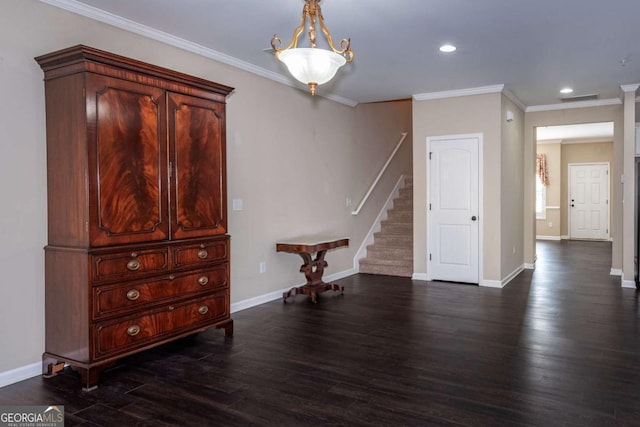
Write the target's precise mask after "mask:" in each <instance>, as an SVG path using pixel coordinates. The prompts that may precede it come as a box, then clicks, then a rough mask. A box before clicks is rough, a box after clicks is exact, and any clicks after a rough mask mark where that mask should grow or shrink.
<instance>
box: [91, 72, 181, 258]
mask: <svg viewBox="0 0 640 427" xmlns="http://www.w3.org/2000/svg"><path fill="white" fill-rule="evenodd" d="M86 96H87V113H88V121H89V122H88V125H89V126H88V129H89V131H88V132H89V135H88V139H89V159H90V166H89V167H90V168H95V170H91V171H90V176H91V177H95V178H94V179H95V181H94V182H92V183H91V185H90V191H91V195H90V197H91V201H92V204H91V209H90V215H91V221H90V223H91V227H90V240H91V244H92V246H105V245H112V244H123V243H135V242H146V241H157V240H165V239H167V238H168V235H169V221H168V208H167V205H168V203H167V190H166V176H167V175H166V173H167V144H166V118H165V114H166V113H165V111H166V110H165V108H166V98H165V91H164V90H163V89H159V88H155V87H150V86H144V85H141V84H137V83H134V82H128V81H124V80H119V79H114V78H109V77H104V76H99V75H89V80H88V82H87V95H86ZM163 177H164V178H163Z"/></svg>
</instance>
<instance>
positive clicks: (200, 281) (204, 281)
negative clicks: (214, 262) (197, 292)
mask: <svg viewBox="0 0 640 427" xmlns="http://www.w3.org/2000/svg"><path fill="white" fill-rule="evenodd" d="M198 283H200V284H201V285H202V286H204V285H206V284H207V283H209V278H208V277H207V276H202V277H200V278H199V279H198Z"/></svg>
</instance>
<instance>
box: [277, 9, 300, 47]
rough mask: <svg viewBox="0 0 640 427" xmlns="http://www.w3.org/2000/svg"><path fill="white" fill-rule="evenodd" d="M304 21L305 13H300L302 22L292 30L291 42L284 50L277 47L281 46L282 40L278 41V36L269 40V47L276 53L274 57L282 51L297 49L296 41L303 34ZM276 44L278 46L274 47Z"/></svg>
mask: <svg viewBox="0 0 640 427" xmlns="http://www.w3.org/2000/svg"><path fill="white" fill-rule="evenodd" d="M305 21H306V11H303V12H302V21H301V22H300V25H298V26H297V27H296V28H295V29H294V30H293V36H292V38H291V41H290V42H289V44H288V45H286V46H285V47H284V48H282V47H279V46H282V39H280V37H278V36H273V37H272V38H271V47H272V48H273V50H275V51H276V55H277V54H278V53H280V52H282V51H285V50H287V49H291V48H292V47H293V48H296V47H298V39H299V38H300V35H301V34H302V33H303V32H304V24H305ZM276 43H277V44H278V46H276Z"/></svg>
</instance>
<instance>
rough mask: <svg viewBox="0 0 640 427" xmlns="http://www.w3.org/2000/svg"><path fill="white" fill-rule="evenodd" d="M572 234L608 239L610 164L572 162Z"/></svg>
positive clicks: (570, 221)
mask: <svg viewBox="0 0 640 427" xmlns="http://www.w3.org/2000/svg"><path fill="white" fill-rule="evenodd" d="M569 237H570V238H572V239H598V240H606V239H609V164H608V163H589V164H569Z"/></svg>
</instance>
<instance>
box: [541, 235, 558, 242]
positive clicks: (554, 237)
mask: <svg viewBox="0 0 640 427" xmlns="http://www.w3.org/2000/svg"><path fill="white" fill-rule="evenodd" d="M536 240H557V241H560V240H562V238H561V237H560V236H536Z"/></svg>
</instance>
